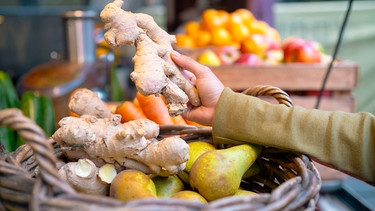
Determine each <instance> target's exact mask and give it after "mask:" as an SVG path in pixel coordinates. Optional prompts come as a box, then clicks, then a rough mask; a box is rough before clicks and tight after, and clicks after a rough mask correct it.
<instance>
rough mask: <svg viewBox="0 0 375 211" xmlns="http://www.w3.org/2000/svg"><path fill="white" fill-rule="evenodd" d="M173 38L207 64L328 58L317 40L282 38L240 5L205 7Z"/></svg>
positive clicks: (299, 60) (289, 61) (247, 63)
mask: <svg viewBox="0 0 375 211" xmlns="http://www.w3.org/2000/svg"><path fill="white" fill-rule="evenodd" d="M176 38H177V43H176V45H175V46H176V47H177V48H180V49H182V50H184V51H185V52H195V53H192V57H194V58H195V59H196V60H197V61H198V62H200V63H202V64H205V65H210V66H220V65H232V64H242V65H249V66H257V65H278V64H281V63H294V62H300V63H325V62H326V61H327V60H328V59H329V56H327V55H325V54H324V50H323V47H322V45H321V44H320V43H318V42H316V41H311V40H305V39H303V38H298V37H287V38H286V39H284V40H282V39H281V37H280V34H279V32H278V30H277V29H276V28H274V27H272V26H270V25H269V24H268V23H266V22H265V21H262V20H258V19H256V18H255V17H254V15H253V14H252V13H251V11H249V10H247V9H244V8H241V9H237V10H235V11H233V12H227V11H225V10H216V9H212V8H211V9H206V10H204V11H203V13H202V15H201V17H200V19H199V21H189V22H187V23H185V24H184V26H183V31H182V32H181V33H179V34H177V35H176ZM196 52H199V53H196ZM326 57H328V58H326Z"/></svg>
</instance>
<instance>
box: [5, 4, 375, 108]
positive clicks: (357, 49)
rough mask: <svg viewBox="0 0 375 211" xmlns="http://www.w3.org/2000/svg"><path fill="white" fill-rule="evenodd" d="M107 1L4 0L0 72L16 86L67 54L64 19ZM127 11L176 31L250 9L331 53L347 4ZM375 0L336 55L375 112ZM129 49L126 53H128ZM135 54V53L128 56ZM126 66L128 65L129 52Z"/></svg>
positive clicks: (360, 12)
mask: <svg viewBox="0 0 375 211" xmlns="http://www.w3.org/2000/svg"><path fill="white" fill-rule="evenodd" d="M109 2H110V1H109V0H64V1H63V0H54V1H49V0H2V1H0V69H2V70H4V71H6V72H7V73H8V74H10V75H11V77H12V79H13V80H14V81H15V82H17V81H19V79H20V77H21V76H23V75H24V74H25V73H27V72H29V71H30V69H32V68H33V67H35V66H37V65H40V64H43V63H46V62H48V61H50V60H51V59H59V58H60V59H61V58H63V57H64V55H66V54H65V53H66V51H67V46H66V38H65V37H64V27H65V26H64V22H63V20H62V15H63V14H64V13H65V12H66V11H70V10H90V11H96V12H97V13H98V14H99V13H100V11H101V10H102V9H103V7H104V5H106V4H107V3H109ZM125 2H126V3H125V5H124V9H127V10H130V11H134V12H140V11H142V12H145V13H148V14H150V15H153V16H154V18H155V19H156V20H157V22H158V24H159V25H160V26H162V27H163V28H165V29H166V30H168V31H169V32H170V33H176V32H178V30H179V29H180V28H181V26H182V25H183V23H185V22H187V21H189V20H192V19H197V18H198V17H199V14H200V13H201V12H202V11H203V10H204V9H206V8H208V7H215V8H222V9H226V10H228V11H233V10H234V9H236V8H239V7H247V8H249V9H251V10H252V12H253V13H254V15H255V16H256V17H257V18H259V19H261V20H265V21H267V22H268V23H269V24H270V25H272V26H274V27H275V28H276V29H277V30H278V31H279V32H280V35H281V36H282V38H285V37H288V36H299V37H302V38H305V39H311V40H316V41H318V42H320V43H322V44H323V45H324V47H325V49H326V53H328V54H331V52H333V48H334V45H335V43H336V40H337V37H338V32H339V28H340V26H341V23H342V20H343V17H344V13H345V10H346V8H347V1H307V0H306V1H296V0H284V1H282V0H247V1H228V0H200V1H190V0H184V1H174V0H139V1H133V0H128V1H125ZM373 20H375V1H370V0H369V1H355V3H354V4H353V10H352V12H351V15H350V18H349V23H348V25H347V28H346V31H345V34H344V39H343V43H342V46H341V48H340V49H339V50H340V51H339V54H338V57H340V58H344V59H348V60H352V61H355V62H357V63H358V64H359V66H360V77H359V83H358V86H357V87H356V89H355V90H354V94H355V95H356V98H357V111H368V112H371V113H373V114H375V98H374V97H373V96H372V93H373V91H372V90H375V83H372V80H373V78H374V77H375V60H374V59H373V55H374V53H375V48H374V46H375V22H374V21H373ZM95 21H96V22H97V23H98V25H97V30H94V32H93V33H96V34H95V36H96V37H95V39H97V40H98V42H99V41H100V39H101V32H100V29H101V28H100V27H101V25H100V19H99V18H97V19H96V20H95ZM126 51H127V50H126V49H125V52H126ZM130 55H131V53H130ZM124 57H125V58H124V59H123V61H122V63H123V67H125V68H127V66H130V67H129V68H131V65H132V64H131V62H129V60H128V58H127V57H126V54H125V56H124Z"/></svg>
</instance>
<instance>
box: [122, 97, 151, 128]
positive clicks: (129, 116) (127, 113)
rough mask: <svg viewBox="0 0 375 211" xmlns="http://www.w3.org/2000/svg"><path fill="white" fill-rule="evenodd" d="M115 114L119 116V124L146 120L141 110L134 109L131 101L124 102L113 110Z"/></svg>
mask: <svg viewBox="0 0 375 211" xmlns="http://www.w3.org/2000/svg"><path fill="white" fill-rule="evenodd" d="M115 114H120V115H121V122H122V123H124V122H128V121H131V120H136V119H146V116H145V114H144V113H143V112H142V110H141V109H139V108H138V107H136V106H135V105H134V104H133V102H131V101H124V102H123V103H121V104H120V105H119V106H118V107H117V108H116V110H115Z"/></svg>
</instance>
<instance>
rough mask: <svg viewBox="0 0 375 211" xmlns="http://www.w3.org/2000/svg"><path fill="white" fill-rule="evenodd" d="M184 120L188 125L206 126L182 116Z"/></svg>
mask: <svg viewBox="0 0 375 211" xmlns="http://www.w3.org/2000/svg"><path fill="white" fill-rule="evenodd" d="M184 120H185V122H186V124H188V125H193V126H197V127H207V126H205V125H201V124H199V123H196V122H193V121H190V120H187V119H185V118H184Z"/></svg>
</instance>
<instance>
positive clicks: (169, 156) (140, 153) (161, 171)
mask: <svg viewBox="0 0 375 211" xmlns="http://www.w3.org/2000/svg"><path fill="white" fill-rule="evenodd" d="M59 125H60V128H59V129H58V130H57V131H56V132H55V133H54V134H53V135H52V138H53V139H54V140H55V141H56V142H57V143H58V144H59V145H60V146H61V148H62V149H64V152H65V154H66V156H67V157H68V158H69V159H70V160H78V159H82V158H87V159H90V160H92V161H93V162H94V163H95V165H97V166H98V167H100V166H103V165H104V164H106V163H110V164H114V165H116V166H123V167H125V168H135V169H138V170H141V171H143V172H144V173H148V174H155V175H161V176H168V175H173V174H176V173H178V172H179V171H181V170H183V169H184V168H185V166H186V161H187V160H188V159H189V146H188V144H187V143H186V142H185V141H184V140H183V139H181V138H180V137H178V136H173V137H168V138H165V139H162V140H160V141H158V140H156V137H157V136H158V135H159V125H158V124H156V123H154V122H152V121H150V120H148V119H139V120H134V121H130V122H127V123H124V124H121V116H120V115H117V114H114V115H113V116H112V117H111V118H97V117H95V116H91V115H82V116H81V117H80V118H77V117H64V118H63V119H62V120H60V122H59Z"/></svg>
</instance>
